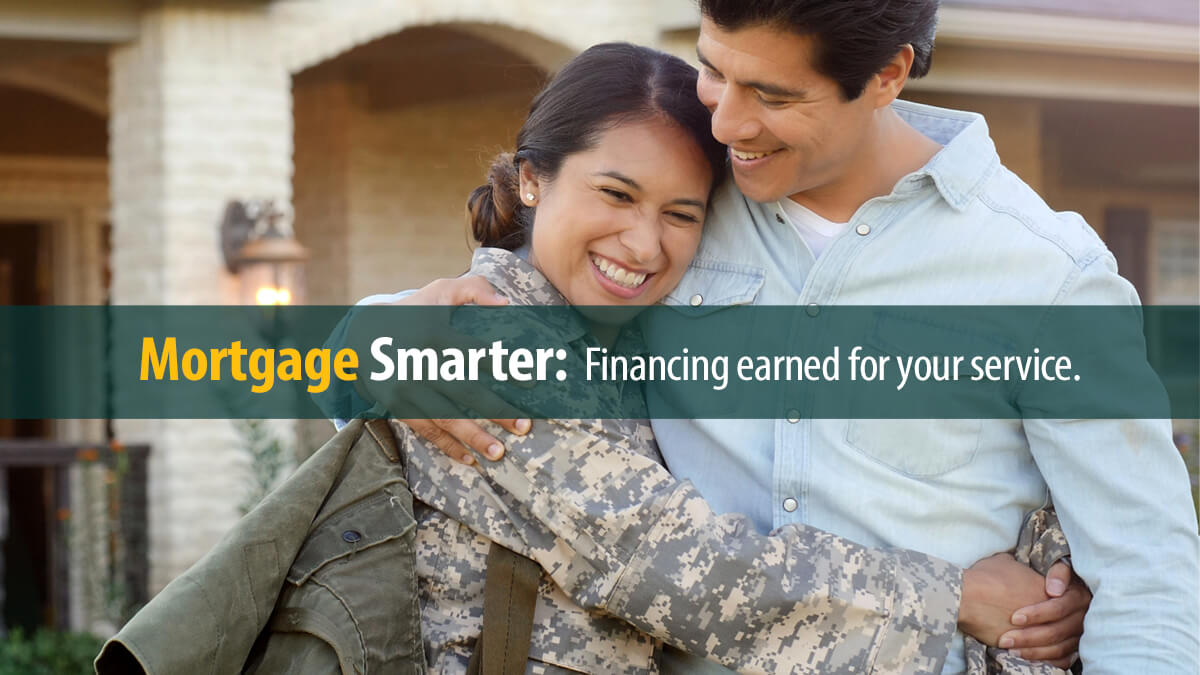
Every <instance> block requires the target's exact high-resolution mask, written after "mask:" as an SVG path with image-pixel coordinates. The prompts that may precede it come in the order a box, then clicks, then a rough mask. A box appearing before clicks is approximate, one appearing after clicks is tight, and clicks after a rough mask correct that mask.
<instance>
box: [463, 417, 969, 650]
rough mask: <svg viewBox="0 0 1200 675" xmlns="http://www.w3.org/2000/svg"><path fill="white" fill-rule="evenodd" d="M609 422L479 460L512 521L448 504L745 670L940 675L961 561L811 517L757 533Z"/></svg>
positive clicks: (687, 644)
mask: <svg viewBox="0 0 1200 675" xmlns="http://www.w3.org/2000/svg"><path fill="white" fill-rule="evenodd" d="M612 422H613V421H602V420H588V421H581V420H544V421H543V420H538V421H535V422H534V427H533V430H532V431H531V432H530V433H529V434H527V435H526V436H523V437H519V438H518V437H511V436H510V437H508V438H507V439H506V447H507V448H508V452H507V455H506V457H505V459H504V460H502V461H499V462H489V461H488V460H486V459H484V458H482V457H480V458H479V472H480V473H479V474H477V475H481V479H483V480H485V482H486V483H487V484H488V489H486V490H484V492H488V493H490V494H491V497H490V498H489V499H495V498H497V495H498V496H499V497H498V498H499V499H501V500H503V501H506V502H511V503H512V506H511V507H509V508H506V509H505V517H506V518H508V519H509V520H510V522H509V523H507V524H505V525H503V526H499V525H497V524H496V523H494V522H489V521H488V519H486V518H483V519H481V518H479V517H478V515H479V514H478V513H476V514H474V515H472V513H471V512H470V511H471V510H472V509H473V508H474V507H470V506H464V503H466V504H469V503H470V502H471V501H472V498H471V496H470V495H468V494H462V495H458V496H456V497H452V498H449V499H445V498H443V499H442V500H441V501H442V503H443V505H444V506H446V507H448V508H449V509H450V511H452V513H451V515H452V516H453V517H455V518H458V519H460V520H461V521H462V522H464V523H465V524H467V525H468V527H471V528H472V529H476V527H479V528H480V529H477V530H476V531H478V532H479V533H480V534H483V535H484V536H490V535H489V531H491V530H498V532H497V533H498V534H501V535H503V536H505V537H507V536H511V535H512V534H513V533H514V532H515V533H517V535H518V536H520V537H521V538H522V540H523V541H524V544H525V546H523V547H521V548H522V550H521V552H522V553H524V554H525V555H528V556H530V557H532V558H533V559H535V560H536V561H538V563H540V564H541V565H542V567H543V568H544V569H545V570H546V571H547V572H548V573H549V574H550V575H551V577H552V578H553V579H554V580H555V582H556V583H557V584H558V585H559V586H560V587H562V589H563V590H564V591H566V592H567V594H568V595H570V596H571V597H572V598H573V599H574V600H575V601H576V602H578V603H580V604H581V605H583V606H585V607H588V608H592V609H597V610H603V611H606V612H608V613H610V614H613V615H615V616H617V617H620V618H622V619H624V620H626V621H628V622H629V623H631V624H633V625H634V626H636V627H638V628H639V629H641V630H643V631H645V632H647V633H649V634H651V635H653V636H655V637H658V638H660V639H662V640H664V641H666V642H669V643H671V644H673V645H675V646H677V647H679V648H681V649H684V650H686V651H689V652H691V653H694V654H697V655H700V656H704V657H706V658H710V659H713V660H716V661H719V662H721V663H724V664H725V665H727V666H729V667H731V668H734V669H737V670H738V671H740V672H746V673H780V672H792V673H828V672H859V673H938V672H940V671H941V668H942V663H943V661H944V660H945V657H946V653H947V650H948V648H949V644H950V639H951V636H952V635H953V633H954V630H955V626H956V623H957V613H958V602H959V597H960V589H961V571H960V570H959V569H958V568H956V567H954V566H952V565H950V564H949V563H946V562H943V561H941V560H938V559H936V558H932V557H929V556H926V555H923V554H920V553H914V552H909V551H902V550H880V549H871V548H867V547H864V546H860V545H858V544H855V543H853V542H850V541H848V540H845V539H842V538H839V537H836V536H833V535H831V534H828V533H826V532H822V531H819V530H816V529H813V528H809V527H804V526H787V527H784V528H780V529H779V530H776V531H775V532H773V533H771V534H770V535H769V536H764V535H761V534H759V533H758V532H757V531H756V530H755V528H754V527H753V526H752V524H751V523H750V522H749V521H748V520H747V519H746V518H745V517H743V516H741V515H735V514H730V515H717V514H715V513H714V512H713V511H712V509H711V508H709V506H708V504H707V503H706V502H705V501H704V500H703V499H702V498H701V497H700V495H699V493H698V492H697V491H696V490H695V488H694V487H693V486H692V485H691V484H690V483H689V482H687V481H683V482H680V481H677V480H675V479H674V478H673V477H672V476H671V475H670V474H669V473H668V472H667V470H666V469H665V468H664V467H663V466H662V465H661V464H660V463H659V462H658V461H657V460H656V453H653V452H648V451H646V448H645V444H647V443H649V444H651V445H652V444H653V441H652V439H651V438H650V436H649V429H648V427H647V426H645V425H640V426H641V428H642V429H643V430H644V433H643V434H639V433H633V434H630V433H628V432H629V429H628V428H625V429H623V430H622V429H620V428H618V427H614V425H613V424H612ZM625 424H628V423H627V422H626V423H625ZM495 432H496V433H500V432H499V431H498V430H496V431H495ZM443 489H445V488H443ZM451 489H452V488H451ZM480 496H481V495H479V494H476V495H475V497H474V500H475V501H478V500H479V499H480ZM454 511H460V513H453V512H454ZM461 511H466V512H465V513H463V512H461Z"/></svg>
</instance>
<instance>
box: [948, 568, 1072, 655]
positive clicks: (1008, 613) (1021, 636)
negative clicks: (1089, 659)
mask: <svg viewBox="0 0 1200 675" xmlns="http://www.w3.org/2000/svg"><path fill="white" fill-rule="evenodd" d="M1091 597H1092V596H1091V593H1090V592H1088V590H1087V587H1086V586H1084V585H1083V582H1082V581H1079V580H1078V579H1072V574H1071V568H1070V567H1068V566H1067V565H1066V564H1065V563H1061V562H1060V563H1056V564H1055V565H1054V566H1053V567H1052V568H1051V569H1050V574H1049V575H1048V576H1046V577H1042V575H1040V574H1038V573H1037V572H1035V571H1034V570H1033V569H1031V568H1030V567H1028V566H1027V565H1024V564H1022V563H1019V562H1017V561H1016V559H1014V558H1013V557H1012V556H1011V555H1009V554H1007V553H998V554H996V555H994V556H991V557H989V558H984V559H983V560H980V561H979V562H977V563H975V564H974V565H972V566H971V567H970V568H969V569H967V570H965V571H964V572H963V593H962V604H961V606H960V609H959V616H958V625H959V628H960V629H961V630H962V631H963V632H964V633H967V634H968V635H971V636H972V637H974V638H976V639H977V640H979V641H980V642H983V643H984V644H987V645H990V646H993V647H997V646H999V647H1002V648H1005V649H1008V648H1012V649H1014V650H1017V652H1018V653H1017V655H1018V656H1021V657H1022V658H1025V659H1029V660H1041V661H1048V662H1049V663H1050V664H1052V665H1054V666H1057V667H1059V668H1068V667H1070V665H1071V662H1072V661H1073V660H1074V655H1075V652H1076V650H1077V649H1078V648H1079V637H1080V636H1081V635H1083V617H1084V614H1085V613H1086V612H1087V608H1088V605H1089V604H1090V603H1091Z"/></svg>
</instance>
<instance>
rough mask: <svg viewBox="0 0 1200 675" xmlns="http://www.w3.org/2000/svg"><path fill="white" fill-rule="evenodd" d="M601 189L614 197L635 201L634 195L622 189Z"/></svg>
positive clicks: (624, 200) (625, 200)
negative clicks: (631, 195)
mask: <svg viewBox="0 0 1200 675" xmlns="http://www.w3.org/2000/svg"><path fill="white" fill-rule="evenodd" d="M600 191H601V192H603V193H604V194H606V195H608V196H610V197H613V198H614V199H619V200H621V201H623V202H631V201H633V197H630V196H629V195H627V194H625V193H624V192H621V191H620V190H614V189H612V188H600Z"/></svg>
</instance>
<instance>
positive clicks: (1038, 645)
mask: <svg viewBox="0 0 1200 675" xmlns="http://www.w3.org/2000/svg"><path fill="white" fill-rule="evenodd" d="M1046 593H1047V594H1048V595H1049V596H1050V599H1049V600H1046V601H1044V602H1040V603H1038V604H1036V605H1031V606H1029V607H1022V608H1021V609H1018V610H1017V611H1016V612H1014V613H1013V616H1012V623H1013V624H1014V625H1016V626H1023V627H1024V628H1018V629H1015V630H1010V631H1008V632H1007V633H1005V634H1003V635H1001V636H1000V642H999V645H1000V647H1002V648H1004V649H1011V650H1012V652H1013V654H1015V655H1016V656H1020V657H1022V658H1025V659H1029V660H1030V661H1048V662H1049V663H1051V664H1053V665H1055V666H1058V667H1059V668H1069V667H1070V666H1071V664H1072V662H1074V660H1075V656H1076V654H1077V652H1078V651H1079V637H1080V636H1081V635H1083V619H1084V615H1085V614H1087V610H1088V607H1089V606H1090V605H1091V603H1092V592H1091V591H1089V590H1088V587H1087V585H1086V584H1084V583H1083V580H1082V579H1080V578H1079V577H1077V576H1075V574H1074V572H1073V571H1072V570H1071V567H1070V566H1069V565H1067V564H1066V563H1063V562H1058V563H1055V564H1054V566H1053V567H1051V568H1050V574H1048V575H1046Z"/></svg>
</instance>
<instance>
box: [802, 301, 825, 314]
mask: <svg viewBox="0 0 1200 675" xmlns="http://www.w3.org/2000/svg"><path fill="white" fill-rule="evenodd" d="M804 311H805V312H807V313H808V315H809V316H816V315H818V314H820V313H821V306H820V305H818V304H817V303H815V302H810V303H809V304H808V307H805V308H804Z"/></svg>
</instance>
